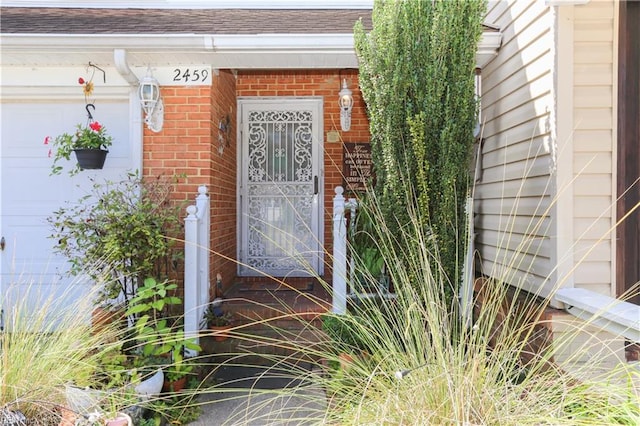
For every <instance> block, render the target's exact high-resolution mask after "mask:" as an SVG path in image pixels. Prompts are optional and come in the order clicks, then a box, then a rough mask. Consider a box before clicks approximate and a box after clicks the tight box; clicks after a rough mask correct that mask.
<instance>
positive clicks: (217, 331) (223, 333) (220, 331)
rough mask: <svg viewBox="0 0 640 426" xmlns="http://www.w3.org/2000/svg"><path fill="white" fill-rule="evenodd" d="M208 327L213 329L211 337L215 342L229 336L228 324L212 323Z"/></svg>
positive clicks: (229, 327)
mask: <svg viewBox="0 0 640 426" xmlns="http://www.w3.org/2000/svg"><path fill="white" fill-rule="evenodd" d="M209 329H210V330H212V331H213V338H214V340H215V341H216V342H222V341H223V340H225V339H226V338H228V337H229V333H228V330H230V329H231V326H230V325H212V326H209Z"/></svg>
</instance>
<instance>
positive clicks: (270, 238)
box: [238, 98, 323, 277]
mask: <svg viewBox="0 0 640 426" xmlns="http://www.w3.org/2000/svg"><path fill="white" fill-rule="evenodd" d="M239 111H240V125H239V127H240V130H241V150H240V151H241V155H239V160H240V163H239V170H240V171H241V172H240V173H239V174H238V175H239V179H240V182H239V185H238V186H239V203H240V211H241V214H240V218H239V229H240V232H239V244H238V246H239V256H238V257H239V260H240V263H239V267H238V274H239V275H240V276H254V275H264V274H267V275H269V276H274V277H300V276H310V275H314V274H321V273H322V268H323V262H322V259H323V256H322V247H323V241H322V230H323V224H322V211H323V202H322V193H323V191H322V152H323V147H322V135H323V131H322V100H321V99H318V98H278V99H275V98H271V99H241V100H239Z"/></svg>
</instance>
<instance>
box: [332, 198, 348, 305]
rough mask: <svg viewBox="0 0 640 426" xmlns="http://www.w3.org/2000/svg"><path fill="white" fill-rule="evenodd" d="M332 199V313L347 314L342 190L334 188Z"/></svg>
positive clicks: (345, 236)
mask: <svg viewBox="0 0 640 426" xmlns="http://www.w3.org/2000/svg"><path fill="white" fill-rule="evenodd" d="M334 191H335V193H336V196H335V197H333V312H334V313H336V314H344V313H346V312H347V226H346V223H345V218H344V209H345V203H344V196H343V195H342V193H343V192H344V189H343V188H342V187H341V186H337V187H336V188H335V190H334Z"/></svg>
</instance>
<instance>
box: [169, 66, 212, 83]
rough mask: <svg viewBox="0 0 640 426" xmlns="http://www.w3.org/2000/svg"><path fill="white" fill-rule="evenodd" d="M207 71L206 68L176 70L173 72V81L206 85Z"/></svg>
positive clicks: (207, 79)
mask: <svg viewBox="0 0 640 426" xmlns="http://www.w3.org/2000/svg"><path fill="white" fill-rule="evenodd" d="M209 74H210V72H209V70H208V69H206V68H176V69H174V70H173V81H175V82H180V83H207V82H208V81H209Z"/></svg>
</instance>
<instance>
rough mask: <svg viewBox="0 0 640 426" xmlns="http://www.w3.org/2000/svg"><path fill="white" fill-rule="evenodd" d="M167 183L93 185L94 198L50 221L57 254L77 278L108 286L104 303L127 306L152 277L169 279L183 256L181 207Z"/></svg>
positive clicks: (131, 177) (133, 180)
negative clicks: (118, 302) (120, 302)
mask: <svg viewBox="0 0 640 426" xmlns="http://www.w3.org/2000/svg"><path fill="white" fill-rule="evenodd" d="M171 191H172V184H171V183H169V182H167V180H166V179H162V178H158V179H156V180H143V179H142V178H141V177H139V176H138V175H137V174H136V173H130V174H128V175H127V177H126V179H124V180H122V181H120V182H105V183H97V182H95V183H94V185H93V189H92V192H91V193H90V194H88V195H86V196H84V197H82V198H81V199H80V200H78V202H76V203H73V204H69V205H67V206H65V207H62V208H60V209H58V210H57V211H55V212H54V214H53V216H51V217H49V218H48V221H49V223H50V224H51V226H52V228H53V233H52V235H51V238H52V239H53V240H54V241H55V242H56V244H55V246H54V249H55V251H56V252H58V253H60V254H62V255H64V256H66V257H67V259H68V260H69V262H70V264H71V269H70V273H71V274H73V275H79V274H89V276H90V277H91V278H92V279H94V280H95V281H96V282H97V283H99V285H101V286H102V294H101V297H100V298H99V300H98V302H106V303H113V302H114V301H115V300H117V299H118V298H123V299H124V302H125V304H128V301H129V299H130V298H131V297H133V296H134V295H135V293H136V289H137V287H138V285H141V284H142V280H143V279H144V278H145V277H148V276H154V277H158V278H159V279H166V278H168V277H169V275H171V274H172V273H174V271H175V270H176V268H177V266H178V261H179V260H180V259H181V258H182V251H181V250H179V249H178V247H177V246H176V244H175V240H174V239H173V238H172V237H175V236H177V235H178V234H179V233H180V232H181V229H180V226H181V225H180V223H181V221H180V216H179V206H176V205H175V204H174V203H172V201H171V200H170V194H171Z"/></svg>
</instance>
